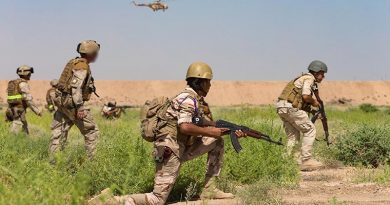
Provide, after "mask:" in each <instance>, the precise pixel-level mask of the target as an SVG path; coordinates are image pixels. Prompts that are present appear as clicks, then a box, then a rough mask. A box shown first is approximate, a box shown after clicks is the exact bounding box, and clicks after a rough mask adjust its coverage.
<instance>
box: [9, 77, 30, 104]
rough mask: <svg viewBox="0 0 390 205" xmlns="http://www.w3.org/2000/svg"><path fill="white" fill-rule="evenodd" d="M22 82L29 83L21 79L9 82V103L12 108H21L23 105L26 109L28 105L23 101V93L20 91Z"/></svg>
mask: <svg viewBox="0 0 390 205" xmlns="http://www.w3.org/2000/svg"><path fill="white" fill-rule="evenodd" d="M22 82H27V80H24V79H22V78H20V79H16V80H11V81H9V82H8V87H7V93H8V96H7V102H8V105H10V107H14V106H20V105H23V106H24V107H26V103H25V102H24V100H23V95H22V91H21V89H20V83H22Z"/></svg>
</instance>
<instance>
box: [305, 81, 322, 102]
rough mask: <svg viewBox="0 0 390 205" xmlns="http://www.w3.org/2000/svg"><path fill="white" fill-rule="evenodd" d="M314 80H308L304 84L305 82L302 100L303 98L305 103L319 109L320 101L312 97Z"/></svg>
mask: <svg viewBox="0 0 390 205" xmlns="http://www.w3.org/2000/svg"><path fill="white" fill-rule="evenodd" d="M314 83H315V82H314V80H313V79H306V80H305V81H304V82H303V86H302V98H303V101H305V102H306V103H308V104H310V105H312V106H314V107H318V106H319V103H318V101H317V100H316V99H315V98H313V96H312V93H313V91H312V86H313V84H314Z"/></svg>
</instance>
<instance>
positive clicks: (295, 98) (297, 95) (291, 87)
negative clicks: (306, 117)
mask: <svg viewBox="0 0 390 205" xmlns="http://www.w3.org/2000/svg"><path fill="white" fill-rule="evenodd" d="M305 75H308V74H304V75H301V76H300V77H297V78H295V79H294V80H292V81H290V82H289V83H288V84H287V86H286V87H285V88H284V90H283V91H282V94H280V96H279V98H278V99H279V100H286V101H287V102H289V103H291V104H292V106H293V107H294V108H297V109H300V110H306V109H307V107H310V105H308V104H306V103H305V102H304V101H303V96H302V90H303V88H297V87H296V86H295V84H294V83H295V81H297V80H298V79H299V78H301V77H303V76H305Z"/></svg>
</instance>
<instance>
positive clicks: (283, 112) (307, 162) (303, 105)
mask: <svg viewBox="0 0 390 205" xmlns="http://www.w3.org/2000/svg"><path fill="white" fill-rule="evenodd" d="M308 70H309V72H308V73H306V74H303V75H301V76H300V77H298V78H295V79H294V80H292V81H291V82H290V83H288V84H287V86H286V87H285V88H284V90H283V92H282V94H281V95H280V96H279V98H278V102H277V104H276V106H277V112H278V115H279V117H280V119H282V121H283V126H284V129H285V131H286V134H287V137H288V143H287V152H288V154H289V155H291V154H292V151H293V148H294V146H295V145H296V141H297V140H299V139H300V133H301V132H302V133H303V138H302V147H301V152H300V157H299V160H298V163H299V164H300V169H301V170H302V171H310V170H316V169H319V168H321V167H322V166H323V164H322V163H321V162H319V161H317V160H315V159H313V157H312V148H313V144H314V141H315V138H316V127H315V126H314V124H313V123H312V122H311V121H310V119H309V116H308V112H310V111H311V107H314V108H319V107H320V104H319V102H318V101H317V99H315V98H313V92H314V90H315V89H316V88H317V87H318V85H317V83H321V82H322V80H323V79H324V78H325V73H326V72H327V71H328V67H327V66H326V65H325V63H323V62H321V61H313V62H311V63H310V65H309V68H308Z"/></svg>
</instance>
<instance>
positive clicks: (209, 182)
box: [200, 177, 234, 200]
mask: <svg viewBox="0 0 390 205" xmlns="http://www.w3.org/2000/svg"><path fill="white" fill-rule="evenodd" d="M233 198H234V195H233V194H232V193H225V192H223V191H221V190H219V189H218V188H217V187H216V185H215V177H212V178H206V185H205V187H204V189H203V191H202V193H201V194H200V199H202V200H205V199H233Z"/></svg>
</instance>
